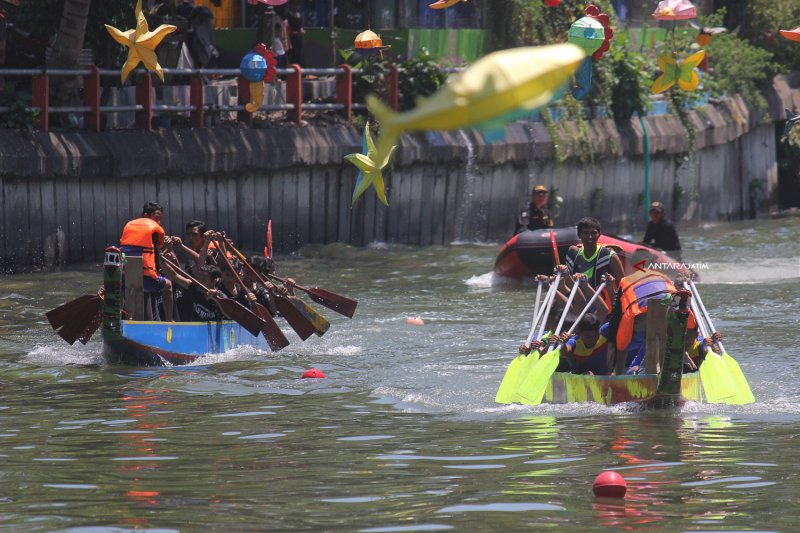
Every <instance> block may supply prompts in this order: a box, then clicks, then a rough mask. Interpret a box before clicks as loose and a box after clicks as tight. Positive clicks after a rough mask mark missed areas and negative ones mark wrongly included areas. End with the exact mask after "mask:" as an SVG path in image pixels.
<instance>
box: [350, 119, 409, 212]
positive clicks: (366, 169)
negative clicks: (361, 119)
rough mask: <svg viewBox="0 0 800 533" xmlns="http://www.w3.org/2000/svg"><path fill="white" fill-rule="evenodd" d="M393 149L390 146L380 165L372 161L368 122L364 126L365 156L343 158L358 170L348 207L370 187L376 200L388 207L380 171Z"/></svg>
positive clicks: (352, 155) (373, 147) (372, 144)
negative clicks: (373, 188)
mask: <svg viewBox="0 0 800 533" xmlns="http://www.w3.org/2000/svg"><path fill="white" fill-rule="evenodd" d="M395 148H397V146H392V148H391V149H390V150H389V154H388V155H387V156H386V157H385V158H384V160H383V161H382V162H381V163H380V165H379V164H377V163H376V162H375V160H374V159H373V158H374V157H375V143H374V142H373V140H372V135H370V134H369V122H367V125H366V126H364V151H365V152H366V154H348V155H346V156H344V158H345V159H347V160H348V161H350V162H351V163H353V164H354V165H355V166H357V167H358V170H359V172H358V178H356V188H355V190H353V200H352V201H351V203H350V207H352V206H353V205H355V203H356V200H358V197H359V196H361V195H362V194H364V191H366V190H367V189H368V188H369V186H370V185H372V186H373V187H375V192H376V193H377V194H378V199H379V200H380V201H381V202H383V204H384V205H387V206H388V205H389V202H388V201H387V200H386V185H385V184H384V182H383V174H382V171H383V169H384V168H385V167H386V165H388V164H389V159H391V157H392V154H393V153H394V149H395Z"/></svg>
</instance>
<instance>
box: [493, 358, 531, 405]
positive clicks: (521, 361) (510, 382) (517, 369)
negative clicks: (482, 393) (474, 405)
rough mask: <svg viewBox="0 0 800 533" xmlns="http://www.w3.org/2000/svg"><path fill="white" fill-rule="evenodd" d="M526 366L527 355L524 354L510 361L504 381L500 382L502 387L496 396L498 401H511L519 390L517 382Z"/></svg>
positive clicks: (495, 398) (495, 399)
mask: <svg viewBox="0 0 800 533" xmlns="http://www.w3.org/2000/svg"><path fill="white" fill-rule="evenodd" d="M524 367H525V355H523V354H520V355H518V356H517V357H515V358H514V360H513V361H511V363H509V365H508V368H507V369H506V373H505V375H504V376H503V381H501V382H500V387H499V388H498V389H497V395H496V396H495V397H494V401H495V402H496V403H511V397H512V396H513V395H514V391H516V390H517V382H518V381H519V378H520V376H521V375H522V369H523V368H524Z"/></svg>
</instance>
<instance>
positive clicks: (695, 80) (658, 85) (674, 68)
mask: <svg viewBox="0 0 800 533" xmlns="http://www.w3.org/2000/svg"><path fill="white" fill-rule="evenodd" d="M705 56H706V52H705V50H700V51H699V52H695V53H694V54H692V55H690V56H689V57H687V58H686V59H685V60H684V61H683V63H680V64H679V63H678V62H677V61H676V60H675V58H674V57H672V55H670V54H662V55H660V56H658V67H659V68H660V69H661V71H662V74H661V76H659V77H658V78H656V81H654V82H653V86H652V87H651V88H650V91H651V92H652V93H653V94H659V93H663V92H664V91H666V90H667V89H669V88H670V87H672V86H673V85H675V84H676V83H677V84H678V87H679V88H681V89H683V90H684V91H694V90H695V89H697V86H698V85H699V84H700V76H698V74H697V72H696V71H695V68H697V66H698V65H700V63H701V62H702V61H703V58H704V57H705Z"/></svg>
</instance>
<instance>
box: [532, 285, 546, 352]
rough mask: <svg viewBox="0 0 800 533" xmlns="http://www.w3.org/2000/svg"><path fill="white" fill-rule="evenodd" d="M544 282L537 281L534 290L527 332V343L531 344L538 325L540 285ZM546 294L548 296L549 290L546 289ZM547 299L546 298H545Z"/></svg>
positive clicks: (540, 297)
mask: <svg viewBox="0 0 800 533" xmlns="http://www.w3.org/2000/svg"><path fill="white" fill-rule="evenodd" d="M543 284H544V282H543V281H542V280H539V286H538V287H537V288H536V303H535V304H534V305H533V317H532V319H531V330H530V331H529V332H528V337H527V339H528V343H530V342H531V340H532V339H533V334H534V333H535V332H536V325H537V324H538V323H539V310H540V305H539V304H540V303H541V299H542V285H543ZM547 294H548V295H549V294H550V290H549V288H548V292H547ZM545 298H547V296H545Z"/></svg>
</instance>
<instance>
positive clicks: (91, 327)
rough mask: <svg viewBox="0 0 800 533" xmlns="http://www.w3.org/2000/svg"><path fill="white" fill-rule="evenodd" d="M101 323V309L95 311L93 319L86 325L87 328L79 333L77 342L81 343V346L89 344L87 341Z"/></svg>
mask: <svg viewBox="0 0 800 533" xmlns="http://www.w3.org/2000/svg"><path fill="white" fill-rule="evenodd" d="M102 323H103V313H102V310H101V309H98V310H97V313H95V315H94V317H92V320H91V322H89V324H87V326H86V327H85V328H84V329H83V331H81V334H80V335H79V336H78V340H79V341H81V344H86V343H87V342H89V339H91V338H92V335H94V332H95V331H97V328H99V327H100V324H102Z"/></svg>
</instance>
